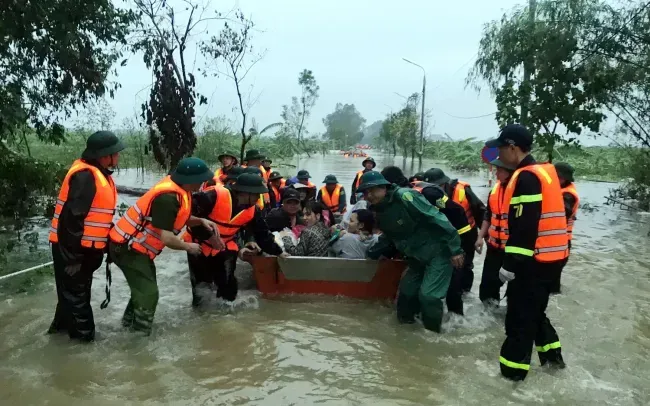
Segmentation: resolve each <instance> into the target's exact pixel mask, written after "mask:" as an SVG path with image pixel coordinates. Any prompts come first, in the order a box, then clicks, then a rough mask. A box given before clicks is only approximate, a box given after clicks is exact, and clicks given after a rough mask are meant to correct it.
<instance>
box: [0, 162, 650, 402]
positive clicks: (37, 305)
mask: <svg viewBox="0 0 650 406" xmlns="http://www.w3.org/2000/svg"><path fill="white" fill-rule="evenodd" d="M361 160H362V159H361V158H357V159H354V158H347V159H346V158H343V157H341V156H338V155H328V156H325V157H321V156H318V157H313V158H311V159H303V160H302V161H301V162H300V167H301V168H306V169H308V170H309V171H310V172H311V174H312V176H313V177H314V179H313V181H314V183H318V182H320V181H321V180H322V178H323V177H324V176H325V175H326V174H328V173H334V174H336V175H337V177H338V179H339V180H340V181H341V182H342V183H343V184H344V186H345V187H346V188H347V189H349V187H350V186H349V184H350V183H351V182H352V178H353V176H354V174H355V172H356V171H357V170H359V169H360V167H361ZM377 161H378V166H379V167H383V166H384V165H388V164H391V163H393V162H395V163H396V164H398V165H402V163H403V161H402V159H401V158H399V157H398V158H397V159H395V160H393V158H392V157H377ZM433 165H434V164H433V163H431V162H425V166H426V167H430V166H433ZM406 171H407V173H412V172H413V171H412V170H411V169H410V161H408V162H407V168H406ZM292 172H293V171H292ZM283 173H285V174H286V172H284V171H283ZM448 174H449V175H461V176H462V174H456V173H454V172H453V171H448ZM159 177H160V174H146V175H145V176H144V177H141V176H136V175H135V172H133V171H121V172H120V173H119V174H118V175H117V176H116V179H117V183H118V184H123V185H127V186H135V187H146V186H150V185H151V184H153V183H154V182H155V181H156V180H158V179H159ZM462 178H463V179H465V180H468V181H469V182H470V183H471V184H472V185H473V186H474V188H475V190H476V191H477V192H478V194H479V196H481V197H485V196H486V195H487V193H488V188H487V187H482V186H484V185H485V184H486V178H485V177H483V176H462ZM577 184H578V189H579V191H580V193H581V195H582V201H583V202H586V203H589V204H590V205H592V206H601V205H602V203H603V202H604V198H603V196H604V194H606V193H607V188H608V187H611V186H612V185H611V184H603V183H592V182H578V183H577ZM126 200H127V201H130V202H132V201H133V200H132V198H126ZM647 220H648V217H646V216H645V215H643V214H637V215H633V214H630V213H626V212H622V211H619V210H617V209H609V208H607V207H606V206H604V207H603V206H601V207H599V208H598V209H597V210H596V211H594V212H591V213H589V212H585V211H583V212H581V213H580V215H579V219H578V221H577V223H576V230H575V236H576V237H575V242H574V250H573V253H572V257H571V260H570V262H569V264H568V266H567V268H566V270H565V275H564V277H563V292H564V294H563V295H561V296H556V297H553V298H552V299H551V301H550V304H549V310H548V313H549V317H550V318H551V320H552V321H553V322H554V324H555V326H556V328H557V330H558V332H559V334H560V338H561V341H562V346H563V350H564V356H565V360H566V361H567V364H568V367H567V369H565V370H563V371H553V370H548V369H545V368H541V367H540V366H539V363H538V361H537V360H536V359H535V360H534V361H533V365H532V367H531V371H530V374H529V376H528V379H527V380H526V381H525V382H524V383H520V384H513V383H510V382H507V381H505V380H504V379H502V378H501V377H500V376H499V373H498V351H499V348H500V345H501V342H502V340H503V337H504V332H503V321H504V311H503V310H500V311H497V312H495V313H491V312H486V311H484V310H483V308H482V306H481V305H480V303H479V301H478V282H479V280H480V274H481V268H482V261H483V257H482V256H477V258H476V259H475V267H476V269H475V271H476V279H475V283H474V288H473V291H472V292H471V293H470V294H469V295H468V297H467V298H466V313H467V316H466V317H464V318H459V317H451V318H448V319H447V320H446V321H445V324H444V330H445V332H444V334H441V335H438V334H434V333H431V332H428V331H425V330H423V328H422V326H420V325H414V326H401V325H398V324H397V322H396V321H395V314H394V309H393V308H392V306H390V305H389V304H385V303H368V302H361V301H354V300H348V299H344V298H324V297H317V296H316V297H310V298H291V300H286V301H279V300H266V299H263V298H261V297H259V295H258V293H257V292H256V291H255V290H254V288H253V286H252V281H251V279H252V278H251V274H250V269H248V268H246V267H242V268H241V269H240V270H239V271H238V277H239V278H240V280H242V282H243V283H244V285H245V286H246V287H247V288H248V289H246V290H244V291H242V292H241V294H240V297H239V298H238V299H237V301H236V302H235V303H234V304H233V305H226V304H224V303H219V302H217V301H216V300H215V301H214V302H213V303H211V304H210V305H209V306H208V307H207V308H206V309H204V310H203V311H195V310H193V309H192V308H191V306H190V300H191V298H190V284H189V278H188V272H187V266H186V258H185V255H184V254H183V253H179V252H174V251H171V250H166V251H165V252H164V253H163V255H161V256H160V257H159V258H158V259H157V260H156V264H157V267H158V284H159V286H160V302H159V306H158V311H157V313H156V318H155V327H154V333H153V335H152V336H151V337H149V338H142V337H136V336H133V335H131V334H129V333H127V332H125V331H124V330H122V328H121V327H120V317H121V315H122V311H123V310H124V306H125V305H126V301H127V299H128V296H129V290H128V286H127V285H126V282H125V280H124V277H123V275H122V273H121V272H120V271H119V270H117V269H114V272H113V274H114V281H113V290H112V295H113V299H112V302H111V304H110V306H109V308H108V309H106V310H103V311H102V310H99V303H100V302H101V300H102V299H103V297H104V294H103V289H104V279H103V278H104V275H103V272H101V271H100V272H97V273H96V274H95V283H94V286H93V307H94V309H95V318H96V324H97V330H98V331H99V337H98V340H97V342H95V343H94V344H91V345H82V344H76V343H73V342H70V341H69V340H68V339H67V337H62V336H56V337H52V336H47V335H45V334H44V332H45V330H46V329H47V327H48V325H49V323H50V321H51V317H52V315H53V309H54V305H55V301H56V296H55V293H54V284H53V281H48V282H46V285H45V286H44V288H43V289H42V291H41V292H37V293H33V294H29V295H12V296H4V297H0V405H55V406H58V405H77V404H88V402H89V401H90V402H92V404H93V405H97V406H99V405H244V404H251V405H310V404H329V405H367V404H372V405H474V404H475V405H495V404H558V405H597V404H598V405H600V404H611V405H647V404H650V377H649V375H650V374H649V373H650V252H649V251H648V249H647V248H646V247H647V243H648V237H647V233H648V226H647V222H648V221H647ZM44 238H45V237H44Z"/></svg>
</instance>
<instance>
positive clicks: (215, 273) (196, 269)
mask: <svg viewBox="0 0 650 406" xmlns="http://www.w3.org/2000/svg"><path fill="white" fill-rule="evenodd" d="M187 262H188V264H189V267H190V282H191V284H192V306H199V305H200V304H201V300H202V296H201V295H199V294H198V293H197V288H201V287H205V288H212V285H213V284H214V285H216V287H217V297H219V298H223V299H224V300H227V301H230V302H232V301H234V300H235V299H236V298H237V291H238V286H237V278H235V267H236V266H237V252H236V251H225V250H224V251H221V252H219V253H218V254H217V255H215V256H205V255H190V254H188V255H187Z"/></svg>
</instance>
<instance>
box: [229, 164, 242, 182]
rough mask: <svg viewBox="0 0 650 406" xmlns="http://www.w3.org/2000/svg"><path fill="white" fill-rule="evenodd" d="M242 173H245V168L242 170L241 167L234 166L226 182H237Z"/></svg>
mask: <svg viewBox="0 0 650 406" xmlns="http://www.w3.org/2000/svg"><path fill="white" fill-rule="evenodd" d="M242 173H244V168H242V167H241V166H233V167H232V168H230V170H229V171H228V175H227V176H226V181H229V180H237V178H238V177H239V175H241V174H242Z"/></svg>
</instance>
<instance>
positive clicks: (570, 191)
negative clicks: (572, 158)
mask: <svg viewBox="0 0 650 406" xmlns="http://www.w3.org/2000/svg"><path fill="white" fill-rule="evenodd" d="M555 170H556V171H557V176H558V178H559V179H560V186H561V187H562V197H563V198H564V212H565V213H566V231H567V234H568V236H569V255H571V241H572V240H573V226H574V224H575V222H576V215H577V214H578V206H579V205H580V196H579V195H578V190H577V189H576V185H575V184H574V183H573V182H574V178H573V172H574V170H573V167H572V166H571V165H569V164H568V163H566V162H558V163H556V164H555ZM568 260H569V257H567V259H566V260H565V261H564V266H566V263H567V261H568ZM564 266H562V269H564ZM561 276H562V275H561V274H560V277H559V278H558V279H557V281H556V282H555V283H554V284H553V286H552V287H551V293H552V294H556V293H560V279H561Z"/></svg>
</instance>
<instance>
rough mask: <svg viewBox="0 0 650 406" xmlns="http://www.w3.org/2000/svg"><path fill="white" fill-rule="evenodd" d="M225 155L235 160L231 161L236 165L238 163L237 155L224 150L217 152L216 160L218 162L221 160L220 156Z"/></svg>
mask: <svg viewBox="0 0 650 406" xmlns="http://www.w3.org/2000/svg"><path fill="white" fill-rule="evenodd" d="M225 156H229V157H231V158H232V159H234V160H235V162H233V165H237V164H238V163H239V159H238V158H237V155H235V154H234V153H233V152H232V151H225V152H222V153H221V154H219V156H218V157H217V160H219V162H221V158H223V157H225Z"/></svg>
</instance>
